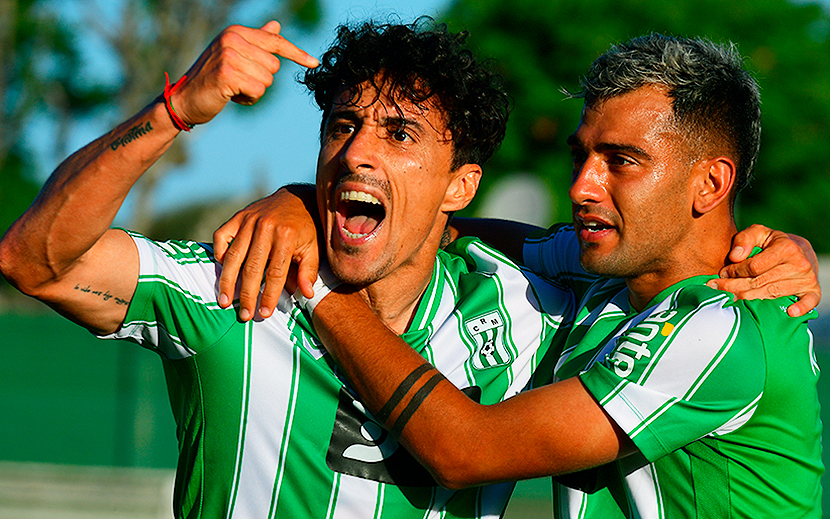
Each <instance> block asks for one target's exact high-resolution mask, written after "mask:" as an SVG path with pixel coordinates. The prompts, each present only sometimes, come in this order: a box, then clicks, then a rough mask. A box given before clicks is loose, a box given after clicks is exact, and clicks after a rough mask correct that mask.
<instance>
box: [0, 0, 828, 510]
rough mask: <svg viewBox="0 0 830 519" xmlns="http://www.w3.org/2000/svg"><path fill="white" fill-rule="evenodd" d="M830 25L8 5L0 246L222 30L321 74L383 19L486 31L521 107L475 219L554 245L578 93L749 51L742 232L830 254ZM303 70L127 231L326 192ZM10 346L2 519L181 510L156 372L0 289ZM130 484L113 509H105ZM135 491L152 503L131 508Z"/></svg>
mask: <svg viewBox="0 0 830 519" xmlns="http://www.w3.org/2000/svg"><path fill="white" fill-rule="evenodd" d="M828 5H829V4H828V2H826V1H822V2H806V1H800V0H798V1H796V0H732V1H726V2H724V1H723V0H677V1H674V2H671V3H667V2H661V1H658V0H626V1H620V0H582V1H579V2H574V1H564V0H512V1H510V2H504V1H503V0H396V1H393V0H389V1H387V2H384V1H383V0H349V1H341V0H319V1H315V0H283V1H276V2H274V1H270V2H269V1H266V0H245V1H230V0H178V1H176V2H171V1H165V0H118V1H117V2H108V1H105V0H71V1H65V2H59V1H56V0H0V233H2V232H4V231H5V229H6V228H8V226H9V225H10V224H11V222H12V221H13V220H14V219H15V218H16V217H17V216H18V215H20V213H22V212H23V211H24V210H25V209H26V207H28V205H29V204H30V203H31V202H32V200H33V199H34V197H35V195H36V194H37V191H38V190H39V189H40V186H41V185H42V183H43V181H44V180H45V178H46V177H47V176H48V174H49V172H50V170H51V169H52V168H54V167H55V166H56V165H57V164H58V163H59V162H60V161H61V160H63V158H65V157H66V156H67V155H68V154H69V153H71V152H72V151H73V150H74V149H77V148H78V147H80V146H82V145H83V144H85V143H86V142H88V141H89V140H91V139H92V138H94V137H96V136H97V135H98V134H100V133H103V132H104V131H106V130H107V129H108V128H110V127H111V126H112V125H113V124H115V123H117V122H118V121H120V120H123V119H124V118H125V117H127V116H128V115H130V114H132V113H134V112H135V111H136V110H137V109H138V108H139V107H141V106H143V105H144V104H145V103H147V102H148V101H149V100H150V99H152V98H153V97H154V96H156V95H157V94H158V93H159V91H160V87H161V85H162V84H163V83H162V82H163V74H162V71H164V70H168V71H170V73H171V77H177V76H178V75H181V74H183V73H184V71H186V69H187V67H188V65H189V64H190V63H191V62H192V61H193V59H195V57H196V56H197V55H198V53H199V52H200V51H201V49H202V48H204V47H205V45H206V44H207V43H208V41H209V40H210V39H211V38H212V36H213V35H214V34H215V33H217V32H218V31H219V30H220V28H221V27H223V26H224V25H226V24H228V23H230V22H234V23H245V24H248V25H257V24H262V23H264V21H265V20H268V19H271V18H276V19H279V20H280V21H282V22H283V25H284V27H285V29H284V32H283V34H285V35H286V36H287V37H289V38H290V39H292V41H295V42H297V43H298V44H299V45H300V46H301V47H303V48H305V49H306V50H308V51H309V52H311V53H312V54H316V55H319V54H320V52H321V51H322V49H324V48H325V47H326V46H327V43H328V42H329V41H331V39H332V37H333V32H332V31H333V27H334V26H335V24H337V23H340V22H343V21H347V20H351V21H354V20H362V19H365V18H369V17H373V18H378V19H382V20H386V19H390V20H392V21H410V20H412V19H413V17H415V16H417V15H419V14H430V15H433V16H435V17H436V18H438V19H439V20H442V21H446V22H447V23H448V24H449V26H450V27H451V28H452V29H454V30H468V31H469V32H470V37H469V42H470V45H471V46H472V47H473V48H474V49H476V50H477V51H478V53H479V55H481V56H484V57H491V58H493V59H494V66H495V67H496V68H498V69H499V70H500V71H501V73H502V74H503V76H504V78H505V82H506V87H507V90H508V92H509V93H510V94H511V95H512V97H513V101H514V111H513V113H512V115H511V120H510V124H509V128H508V134H507V137H506V139H505V142H504V144H503V146H502V149H501V150H500V151H499V152H498V153H497V155H496V156H495V157H494V158H493V159H492V160H491V161H490V162H489V163H488V164H487V165H486V167H485V175H484V178H483V182H482V186H481V190H480V195H479V196H478V197H477V199H476V203H475V205H474V206H472V207H471V208H469V209H468V210H466V211H465V212H466V214H468V215H469V214H471V215H486V216H501V217H508V218H516V219H521V220H524V221H528V222H531V223H536V224H539V225H548V224H550V223H552V222H555V221H561V220H569V219H570V216H569V210H570V207H569V202H568V200H567V194H566V193H567V188H568V182H569V180H570V169H571V158H570V153H569V151H568V149H567V147H566V146H565V145H564V141H565V137H566V136H567V135H568V134H569V133H570V132H571V131H572V130H573V129H574V128H575V126H576V124H577V121H578V118H579V111H580V108H581V103H580V102H579V101H578V100H566V99H565V96H564V95H563V94H562V91H561V90H562V89H566V90H569V91H574V90H576V89H577V88H578V78H579V77H580V75H581V74H583V73H584V71H585V70H586V69H587V67H588V65H589V64H590V62H591V61H592V60H593V59H594V58H595V57H596V56H597V55H599V54H600V53H601V52H602V51H604V50H605V49H606V48H607V47H608V46H609V45H611V44H613V43H615V42H619V41H624V40H626V39H629V38H631V37H634V36H637V35H640V34H644V33H648V32H652V31H656V32H663V33H667V34H674V35H684V36H705V37H709V38H711V39H713V40H715V41H718V42H725V41H733V42H735V43H736V44H737V45H738V48H739V50H740V51H741V53H742V54H743V55H744V56H745V57H746V65H747V67H748V68H749V69H750V70H751V71H753V73H754V74H755V76H756V78H757V80H758V82H759V84H760V86H761V92H762V109H763V136H762V151H761V156H760V159H759V162H758V166H757V168H756V178H755V180H754V181H753V182H752V184H751V185H750V187H749V188H748V189H747V190H746V191H745V192H744V193H743V194H742V195H741V197H740V198H739V203H738V211H737V214H738V218H739V224H740V225H741V226H745V225H748V224H750V223H755V222H757V223H764V224H766V225H769V226H772V227H774V228H778V229H782V230H786V231H789V232H794V233H797V234H800V235H802V236H805V237H807V238H808V239H810V240H811V242H812V243H813V246H814V247H815V249H816V250H817V251H818V252H819V253H821V254H824V255H827V254H830V233H828V232H827V230H826V228H824V226H823V224H821V223H820V222H822V221H824V222H827V221H830V203H828V201H829V200H830V145H828V140H829V139H828V137H830V131H829V130H830V14H828V12H829V11H828V9H830V8H828ZM392 13H397V14H398V15H399V16H398V17H395V16H393V15H392ZM286 68H288V69H290V67H286ZM296 70H297V69H296V67H294V68H293V69H290V72H287V73H285V74H283V75H282V76H280V77H278V81H277V83H276V85H275V87H273V88H272V90H275V91H276V92H278V93H277V94H273V93H269V95H268V96H266V99H264V100H263V101H262V102H260V103H259V104H258V105H257V106H256V107H254V108H252V109H246V110H245V111H244V114H243V111H242V110H236V109H234V108H231V109H229V110H226V112H227V113H223V114H222V117H217V119H216V121H215V122H211V124H209V125H205V126H204V127H200V128H198V129H197V130H195V131H194V132H192V134H189V135H187V136H185V138H182V139H177V140H176V142H175V145H174V147H173V148H172V149H171V150H170V152H168V153H167V154H166V155H165V156H164V158H163V159H162V160H161V161H159V163H157V164H156V165H155V166H154V167H153V168H152V169H151V170H150V171H149V172H148V173H147V174H146V175H145V178H143V179H142V181H141V182H140V183H139V184H138V185H137V186H136V188H135V189H134V193H133V194H131V196H130V198H129V199H128V201H127V204H126V209H125V211H123V212H122V214H119V218H118V220H117V221H116V223H117V224H118V225H122V226H126V227H129V228H132V229H136V230H139V231H141V232H144V233H147V234H149V235H151V236H153V237H155V238H159V239H164V238H168V237H179V238H194V239H200V240H209V239H210V233H211V232H212V230H213V229H214V228H215V227H216V226H218V225H219V224H221V223H222V222H223V221H224V220H225V219H226V218H227V217H228V216H230V215H231V214H232V213H233V211H234V210H236V209H238V208H240V207H241V206H242V205H244V203H245V202H247V201H249V200H252V199H254V198H257V197H258V196H261V195H263V194H266V193H267V192H269V191H271V190H273V189H275V188H276V187H278V186H280V185H282V184H284V183H288V182H296V181H307V182H308V181H313V167H314V166H313V165H314V158H315V155H316V146H317V137H316V131H317V127H318V124H319V116H318V115H317V112H316V109H315V108H314V107H313V106H311V104H310V102H309V100H308V99H307V98H306V97H305V95H304V94H303V92H302V91H301V89H299V88H298V87H297V86H296V85H294V84H292V76H293V74H295V72H296ZM240 136H241V141H240V140H234V139H239V138H240ZM237 153H239V154H240V155H237ZM249 156H251V157H253V158H251V157H249ZM825 257H827V256H825ZM823 265H826V268H824V269H822V272H828V271H830V263H828V261H824V262H823ZM825 279H826V277H825ZM824 285H825V286H830V280H828V281H827V282H825V283H824ZM825 309H827V310H830V304H828V303H825V304H824V305H823V307H822V308H821V313H822V317H820V318H819V320H817V321H816V322H815V325H814V326H813V330H814V333H815V334H816V355H817V357H818V361H819V364H820V366H822V367H824V368H827V367H830V319H828V318H826V317H824V314H825V313H830V312H827V311H826V310H825ZM0 330H2V331H3V333H2V343H0V344H2V349H1V350H0V351H1V352H2V354H3V362H0V416H2V419H3V427H0V519H2V518H3V517H14V518H15V519H18V518H20V517H24V515H21V514H22V510H23V509H24V508H25V505H26V504H27V503H37V502H40V501H39V500H45V501H44V502H47V501H49V499H48V498H47V497H44V494H43V491H42V489H41V487H38V486H37V485H35V486H32V482H38V481H39V480H40V482H41V483H43V484H44V485H45V484H46V483H49V484H50V485H52V484H53V483H54V484H53V486H51V487H49V488H53V489H54V488H59V487H60V488H70V489H71V490H69V491H67V495H64V496H63V497H61V498H60V500H58V501H54V500H53V502H52V503H53V504H52V506H63V505H56V504H55V503H66V502H70V501H71V502H73V503H75V505H73V506H75V508H73V510H75V509H76V508H77V510H79V511H77V513H76V514H75V515H71V513H70V512H69V511H67V510H61V509H55V508H53V509H49V508H48V506H46V505H44V506H45V508H44V510H45V511H43V512H42V514H43V515H36V514H35V513H34V512H31V511H29V512H27V513H30V515H25V517H32V518H34V517H93V516H94V515H93V511H92V508H93V505H90V504H89V503H86V502H85V501H84V500H85V498H86V497H88V496H89V495H91V494H93V493H94V492H98V493H99V494H101V496H100V499H101V500H102V502H104V501H106V502H107V503H109V504H107V505H102V506H110V507H113V508H111V510H110V511H112V510H115V508H118V509H119V510H121V512H120V513H122V515H119V517H147V515H146V514H145V515H141V514H142V513H144V512H141V511H140V510H139V508H141V507H140V506H139V505H137V504H135V503H139V502H141V501H142V500H148V499H149V500H153V499H158V495H159V494H160V493H161V494H164V492H166V490H165V491H164V492H162V491H161V490H160V489H164V488H168V487H169V473H170V469H172V468H173V467H174V466H175V461H176V444H175V443H176V442H175V426H174V424H173V420H172V416H171V413H170V410H169V406H168V403H167V396H166V389H165V384H164V380H163V375H162V370H161V366H160V362H159V360H158V359H157V358H156V356H155V355H154V354H152V353H151V352H149V351H144V350H141V349H140V348H138V347H136V346H134V345H132V344H121V343H117V342H114V341H98V340H96V339H95V338H93V337H92V336H91V335H90V334H89V333H88V332H86V331H84V330H83V329H81V328H79V327H77V326H75V325H74V324H72V323H70V322H69V321H66V320H64V319H63V318H61V317H59V316H57V315H55V314H53V313H51V312H50V311H49V310H48V309H46V308H45V307H44V306H42V305H39V304H37V303H31V302H29V301H27V300H25V299H24V298H21V297H20V296H18V295H17V294H16V292H14V290H13V289H11V288H10V287H9V286H8V285H7V284H5V282H3V281H2V280H1V279H0ZM820 392H821V394H820V396H821V399H822V401H823V402H825V403H827V405H826V406H825V407H824V409H823V412H822V416H823V417H824V416H825V415H826V413H827V412H830V411H828V410H830V382H828V381H827V380H826V378H825V377H822V378H821V380H820ZM40 464H45V465H40ZM39 467H45V468H44V469H43V470H41V468H39ZM62 467H69V469H66V470H64V468H62ZM87 467H99V468H100V467H103V469H95V470H92V469H90V470H91V471H88V470H87V469H86V468H87ZM108 467H110V468H112V467H114V468H118V467H127V468H135V469H140V470H138V471H137V472H136V474H143V475H146V478H145V479H146V482H145V483H142V484H141V485H139V484H138V483H136V482H137V481H138V479H141V478H142V477H145V476H141V475H135V476H129V477H127V479H122V478H124V477H125V476H124V475H123V474H124V473H123V472H121V471H118V470H116V469H112V470H113V471H114V472H110V471H109V470H110V469H107V468H108ZM127 474H132V472H128V473H127ZM131 478H132V479H131ZM136 478H138V479H136ZM72 484H74V485H76V486H72ZM116 484H118V485H121V486H119V487H117V488H118V491H108V490H106V489H107V488H111V487H107V485H116ZM67 485H68V486H67ZM77 485H80V487H79V486H77ZM102 485H103V486H102ZM142 485H143V486H142ZM46 486H48V485H46ZM138 487H141V488H144V489H145V491H146V495H144V494H141V495H139V493H136V492H137V491H136V490H135V489H136V488H138ZM78 488H80V489H81V490H77V489H78ZM102 488H103V489H104V490H101V489H102ZM96 489H97V490H96ZM130 489H133V490H134V493H136V494H135V495H134V496H133V498H134V499H133V498H130V497H129V496H128V493H129V491H130ZM73 493H74V494H75V495H72V494H73ZM107 493H109V494H111V495H110V496H109V497H108V496H107V495H106V494H107ZM85 496H86V497H85ZM164 496H166V494H164V495H163V496H162V498H161V501H162V505H160V508H159V509H157V510H154V511H153V513H155V514H156V516H158V517H165V516H166V515H169V505H165V504H164V503H163V502H164V500H165V499H167V497H164ZM548 496H549V484H548V482H547V481H544V480H542V481H534V482H530V483H524V484H520V486H519V491H518V492H517V498H516V499H515V500H514V501H513V502H512V503H511V507H510V509H509V511H508V517H509V518H515V519H518V518H532V517H549V516H550V507H549V498H548ZM107 499H109V500H110V501H107ZM131 499H133V500H131ZM130 503H133V504H130ZM168 503H169V502H168ZM824 508H825V509H827V506H826V505H825V507H824ZM124 510H126V511H124ZM72 513H75V512H72ZM131 514H132V515H131ZM95 517H97V516H95ZM102 517H115V515H113V514H112V513H109V514H107V513H105V515H102Z"/></svg>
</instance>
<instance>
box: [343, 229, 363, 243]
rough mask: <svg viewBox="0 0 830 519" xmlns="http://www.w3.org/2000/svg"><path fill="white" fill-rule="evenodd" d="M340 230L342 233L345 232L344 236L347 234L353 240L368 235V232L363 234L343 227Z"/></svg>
mask: <svg viewBox="0 0 830 519" xmlns="http://www.w3.org/2000/svg"><path fill="white" fill-rule="evenodd" d="M342 231H343V234H345V235H346V236H348V237H349V238H351V239H353V240H356V239H358V238H363V237H364V236H368V234H365V233H355V232H350V231H349V230H348V229H346V228H345V227H344V228H343V229H342Z"/></svg>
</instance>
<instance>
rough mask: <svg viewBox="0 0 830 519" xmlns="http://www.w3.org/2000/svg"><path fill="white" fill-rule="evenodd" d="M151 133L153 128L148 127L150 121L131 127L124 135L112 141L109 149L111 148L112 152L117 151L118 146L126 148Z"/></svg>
mask: <svg viewBox="0 0 830 519" xmlns="http://www.w3.org/2000/svg"><path fill="white" fill-rule="evenodd" d="M151 131H153V127H152V126H150V121H147V122H146V123H141V124H138V125H136V126H133V127H132V128H130V129H129V130H128V131H127V133H126V134H124V135H122V136H121V137H118V138H117V139H115V140H114V141H112V144H110V148H112V151H115V150H117V149H118V147H119V146H126V145H127V144H129V143H131V142H133V141H134V140H136V139H139V138H141V137H143V136H144V135H146V134H148V133H149V132H151Z"/></svg>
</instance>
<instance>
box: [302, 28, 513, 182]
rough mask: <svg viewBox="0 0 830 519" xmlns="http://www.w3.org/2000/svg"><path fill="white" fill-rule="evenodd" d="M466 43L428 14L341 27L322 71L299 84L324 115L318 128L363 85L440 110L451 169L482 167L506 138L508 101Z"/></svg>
mask: <svg viewBox="0 0 830 519" xmlns="http://www.w3.org/2000/svg"><path fill="white" fill-rule="evenodd" d="M466 39H467V33H466V32H462V33H451V32H449V31H448V30H447V27H446V25H444V24H437V23H436V22H435V21H434V20H433V19H432V18H429V17H421V18H418V19H417V20H415V21H414V22H412V23H410V24H378V23H376V22H372V21H369V22H365V23H363V24H362V25H359V26H354V27H351V26H348V25H341V26H340V27H339V28H338V30H337V37H336V39H335V42H334V44H333V45H332V46H331V48H330V49H329V50H328V51H326V53H325V54H324V55H323V59H322V60H321V64H320V66H319V67H317V68H314V69H309V70H308V71H306V73H305V76H304V77H303V78H302V79H301V80H300V82H301V83H303V84H304V85H306V86H307V87H308V89H309V90H310V91H311V92H312V93H313V94H314V99H315V100H316V102H317V104H318V105H319V106H320V108H321V109H322V110H323V125H325V121H326V119H327V117H328V116H329V113H330V112H331V109H332V103H333V102H334V100H335V97H336V96H338V95H339V94H340V93H341V92H342V91H343V90H346V91H350V92H351V94H352V99H353V100H354V101H357V100H358V99H359V98H360V96H361V94H362V89H361V85H362V84H363V83H364V82H368V83H369V84H371V85H372V86H373V87H375V88H376V89H377V90H378V91H380V90H381V88H379V87H385V88H388V90H387V91H388V92H389V93H390V97H391V98H392V99H406V100H408V101H410V102H412V103H413V104H415V106H417V107H419V108H420V109H422V110H426V109H427V105H428V104H431V105H433V106H437V107H438V108H439V109H441V110H442V111H443V112H444V121H445V123H446V126H447V129H448V130H449V131H450V132H451V135H452V142H453V163H452V168H453V169H456V168H458V167H460V166H462V165H464V164H483V163H484V162H485V161H486V160H487V159H489V158H490V157H491V156H492V155H493V153H494V152H495V151H496V150H497V149H498V147H499V145H500V144H501V141H502V139H503V138H504V132H505V128H506V126H507V117H508V114H509V111H510V98H509V97H508V96H507V94H506V93H505V92H504V91H503V89H502V78H501V76H499V75H498V74H496V73H494V72H493V71H492V70H491V69H490V67H489V64H488V63H486V62H480V61H476V59H475V58H474V57H473V54H472V53H471V52H470V51H469V50H468V49H466V48H465V47H464V44H465V40H466ZM378 80H381V81H382V82H383V84H382V85H377V84H376V82H377V81H378ZM436 100H437V102H436ZM396 108H397V107H396Z"/></svg>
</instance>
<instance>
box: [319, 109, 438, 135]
mask: <svg viewBox="0 0 830 519" xmlns="http://www.w3.org/2000/svg"><path fill="white" fill-rule="evenodd" d="M328 119H329V121H331V120H337V119H339V120H346V121H352V122H358V121H359V120H360V119H361V117H359V116H358V115H357V114H356V112H355V111H354V110H349V109H345V108H343V109H337V110H332V111H331V113H329V117H328ZM380 126H381V127H383V128H385V127H387V126H400V127H401V128H412V129H413V130H415V131H417V132H423V129H424V125H422V124H421V123H420V122H419V121H418V120H417V119H411V118H407V117H399V116H394V117H383V118H381V120H380Z"/></svg>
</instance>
